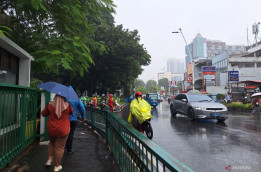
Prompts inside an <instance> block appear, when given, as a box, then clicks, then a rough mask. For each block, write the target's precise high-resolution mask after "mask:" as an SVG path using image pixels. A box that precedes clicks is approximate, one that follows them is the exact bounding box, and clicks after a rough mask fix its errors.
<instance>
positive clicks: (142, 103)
mask: <svg viewBox="0 0 261 172" xmlns="http://www.w3.org/2000/svg"><path fill="white" fill-rule="evenodd" d="M133 116H134V117H135V118H134V119H133V118H132V117H133ZM150 119H152V115H151V106H150V104H149V103H148V102H147V101H146V100H144V99H142V93H141V92H137V93H136V94H135V99H134V100H133V101H132V102H131V104H130V114H129V117H128V122H129V123H131V124H132V125H133V126H134V127H135V128H136V129H137V130H138V131H140V132H143V131H144V127H143V125H144V122H145V121H146V120H150Z"/></svg>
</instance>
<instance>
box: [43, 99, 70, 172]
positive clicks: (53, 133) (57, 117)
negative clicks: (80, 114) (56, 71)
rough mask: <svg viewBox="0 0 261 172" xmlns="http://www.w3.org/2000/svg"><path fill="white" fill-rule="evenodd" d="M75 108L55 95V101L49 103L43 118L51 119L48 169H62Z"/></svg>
mask: <svg viewBox="0 0 261 172" xmlns="http://www.w3.org/2000/svg"><path fill="white" fill-rule="evenodd" d="M72 113H73V108H72V106H71V105H70V103H68V102H67V101H66V100H65V98H64V97H62V96H59V95H55V97H54V100H53V101H51V102H49V103H48V104H47V105H46V107H45V108H44V110H43V111H42V116H44V117H49V118H48V121H47V132H48V137H49V139H50V142H49V146H48V161H47V162H46V164H45V165H46V167H50V166H51V164H52V162H53V164H54V171H60V170H61V169H62V166H61V160H62V157H63V153H64V146H65V143H66V140H67V137H68V134H69V132H70V122H69V114H72Z"/></svg>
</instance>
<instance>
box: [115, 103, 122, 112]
mask: <svg viewBox="0 0 261 172" xmlns="http://www.w3.org/2000/svg"><path fill="white" fill-rule="evenodd" d="M115 107H116V108H115V111H117V112H120V111H121V105H120V104H119V103H117V100H115Z"/></svg>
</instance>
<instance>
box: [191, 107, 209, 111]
mask: <svg viewBox="0 0 261 172" xmlns="http://www.w3.org/2000/svg"><path fill="white" fill-rule="evenodd" d="M194 108H195V109H197V110H207V108H204V107H194Z"/></svg>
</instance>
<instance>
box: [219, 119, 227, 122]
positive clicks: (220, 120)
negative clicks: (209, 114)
mask: <svg viewBox="0 0 261 172" xmlns="http://www.w3.org/2000/svg"><path fill="white" fill-rule="evenodd" d="M225 120H226V119H218V120H217V122H224V121H225Z"/></svg>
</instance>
